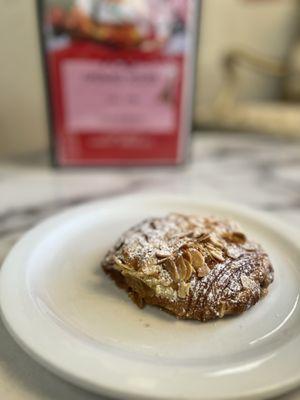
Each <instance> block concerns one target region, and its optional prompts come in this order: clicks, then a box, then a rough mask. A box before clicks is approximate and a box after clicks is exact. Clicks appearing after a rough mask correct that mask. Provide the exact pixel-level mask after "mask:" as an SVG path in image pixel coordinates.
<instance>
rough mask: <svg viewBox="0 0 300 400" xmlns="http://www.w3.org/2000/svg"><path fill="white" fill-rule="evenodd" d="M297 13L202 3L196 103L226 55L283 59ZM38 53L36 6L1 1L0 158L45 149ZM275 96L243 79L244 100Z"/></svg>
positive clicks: (282, 0) (268, 5) (261, 4)
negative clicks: (245, 52) (238, 50)
mask: <svg viewBox="0 0 300 400" xmlns="http://www.w3.org/2000/svg"><path fill="white" fill-rule="evenodd" d="M195 1H198V0H195ZM295 11H296V0H273V1H272V0H265V1H263V0H252V1H251V0H204V6H203V14H202V17H203V18H202V26H201V41H200V53H199V71H200V74H199V82H198V93H199V95H198V101H201V102H209V101H211V100H212V99H213V98H214V96H215V95H216V93H217V91H218V88H219V87H220V83H221V69H220V65H219V63H220V59H221V57H222V55H223V54H224V52H225V51H226V50H227V49H230V48H233V47H236V46H238V47H239V46H242V47H245V46H248V47H250V48H253V49H256V50H258V51H259V52H262V53H264V54H269V55H271V56H278V57H282V56H283V55H284V54H285V53H286V52H287V48H288V47H289V45H290V43H291V41H292V38H293V36H294V35H295V27H296V20H297V18H298V14H297V13H296V12H295ZM299 22H300V21H299ZM38 49H39V48H38V39H37V30H36V23H35V8H34V0H0V67H1V68H0V155H7V154H14V153H15V154H16V153H23V152H26V151H31V150H32V151H36V150H39V149H42V148H45V147H46V146H47V143H48V139H47V128H46V117H45V109H44V108H45V107H44V99H43V85H42V78H41V69H40V56H39V50H38ZM277 91H278V86H277V85H276V83H275V81H274V80H272V79H263V78H262V77H258V76H257V75H255V74H253V73H252V72H251V73H250V72H248V73H244V85H243V90H242V97H244V98H270V97H275V96H276V94H277Z"/></svg>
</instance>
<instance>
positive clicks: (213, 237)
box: [209, 235, 224, 249]
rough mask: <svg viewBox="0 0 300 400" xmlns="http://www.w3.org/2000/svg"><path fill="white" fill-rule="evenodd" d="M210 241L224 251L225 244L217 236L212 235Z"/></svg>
mask: <svg viewBox="0 0 300 400" xmlns="http://www.w3.org/2000/svg"><path fill="white" fill-rule="evenodd" d="M209 240H210V242H211V243H212V244H213V245H214V246H216V247H218V248H219V249H223V247H224V246H223V243H222V242H221V241H220V240H219V239H218V238H217V236H216V235H210V238H209Z"/></svg>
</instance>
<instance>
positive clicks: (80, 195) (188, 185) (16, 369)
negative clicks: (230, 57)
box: [0, 132, 300, 400]
mask: <svg viewBox="0 0 300 400" xmlns="http://www.w3.org/2000/svg"><path fill="white" fill-rule="evenodd" d="M141 191H150V192H153V191H160V192H168V193H176V192H178V193H193V194H195V196H199V198H200V197H201V196H202V195H203V196H205V197H208V196H209V197H213V198H217V199H223V200H233V201H235V202H238V203H241V204H246V205H249V206H251V207H255V208H257V209H261V210H265V211H268V212H270V213H272V214H273V215H275V216H277V217H279V218H280V219H282V220H284V221H286V222H287V223H288V224H290V225H292V226H294V227H296V228H298V227H299V225H300V141H296V140H291V139H290V140H285V139H282V138H274V137H267V136H260V135H255V134H236V133H235V134H233V133H222V134H219V133H217V132H205V133H199V134H195V135H194V136H193V146H192V151H191V157H190V160H189V161H188V162H187V163H186V164H185V165H184V166H181V167H176V168H171V167H163V168H162V167H159V168H122V169H121V168H115V169H114V168H102V169H61V170H60V169H52V168H50V167H49V166H48V164H47V160H46V158H45V156H44V155H43V154H35V155H30V156H26V157H23V158H22V159H20V158H18V159H16V160H13V159H7V160H3V161H2V162H1V163H0V194H1V195H0V222H1V223H0V261H2V260H3V259H4V258H5V256H6V254H7V253H8V251H9V249H10V248H11V246H12V245H13V243H14V242H15V241H16V240H17V239H18V238H19V237H20V235H22V234H23V233H24V232H25V231H26V230H28V229H29V228H30V227H31V226H33V225H35V224H36V223H38V222H39V221H40V220H42V219H44V218H46V217H47V216H50V215H52V214H54V213H56V212H58V211H60V210H62V209H64V208H66V207H69V206H72V205H76V204H80V203H83V202H86V201H89V200H96V199H107V198H110V197H113V196H118V195H121V194H128V193H135V192H141ZM0 398H5V400H27V399H28V400H29V399H30V400H41V399H46V400H48V399H53V400H54V399H55V400H79V399H80V400H92V399H100V397H99V396H96V395H93V394H90V393H88V392H85V391H83V390H81V389H78V388H76V387H74V386H72V385H70V384H68V383H66V382H64V381H62V380H60V379H59V378H57V377H55V376H54V375H52V374H51V373H49V372H47V371H46V370H44V369H43V368H42V367H40V366H39V365H38V364H37V363H35V362H34V361H33V360H31V359H30V358H29V356H27V355H26V354H25V353H24V352H23V351H22V350H21V349H20V348H19V347H18V346H17V344H15V342H14V341H13V339H11V337H10V336H9V334H8V333H7V331H6V330H5V328H4V327H3V325H2V322H1V321H0ZM281 399H286V400H296V399H300V389H299V390H298V391H294V392H293V393H289V394H287V395H285V396H284V397H281Z"/></svg>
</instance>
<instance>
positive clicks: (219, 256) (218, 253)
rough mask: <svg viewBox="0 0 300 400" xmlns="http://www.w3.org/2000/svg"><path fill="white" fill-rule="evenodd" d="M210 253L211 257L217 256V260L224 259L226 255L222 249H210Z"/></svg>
mask: <svg viewBox="0 0 300 400" xmlns="http://www.w3.org/2000/svg"><path fill="white" fill-rule="evenodd" d="M209 254H210V255H211V257H213V258H215V259H216V260H218V261H221V262H222V261H224V257H223V254H222V252H220V251H217V250H210V251H209Z"/></svg>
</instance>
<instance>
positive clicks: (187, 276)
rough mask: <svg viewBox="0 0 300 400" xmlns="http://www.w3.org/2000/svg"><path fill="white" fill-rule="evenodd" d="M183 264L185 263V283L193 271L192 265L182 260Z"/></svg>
mask: <svg viewBox="0 0 300 400" xmlns="http://www.w3.org/2000/svg"><path fill="white" fill-rule="evenodd" d="M184 262H185V266H186V274H185V279H184V280H185V281H188V280H189V279H190V278H191V276H192V273H193V272H194V271H195V270H194V268H193V266H192V264H191V263H190V262H189V261H187V260H184Z"/></svg>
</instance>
